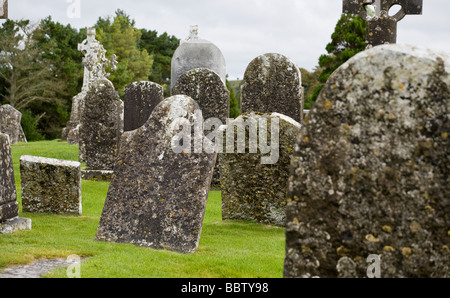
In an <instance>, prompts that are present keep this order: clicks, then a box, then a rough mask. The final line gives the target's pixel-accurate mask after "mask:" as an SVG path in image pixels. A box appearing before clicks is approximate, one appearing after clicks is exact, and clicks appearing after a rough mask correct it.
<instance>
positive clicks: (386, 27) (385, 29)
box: [343, 0, 423, 48]
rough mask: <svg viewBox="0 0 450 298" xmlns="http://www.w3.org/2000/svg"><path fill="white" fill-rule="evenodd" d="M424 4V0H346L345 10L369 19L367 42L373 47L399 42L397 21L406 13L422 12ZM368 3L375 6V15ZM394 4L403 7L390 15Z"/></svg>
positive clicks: (369, 46) (368, 45) (368, 46)
mask: <svg viewBox="0 0 450 298" xmlns="http://www.w3.org/2000/svg"><path fill="white" fill-rule="evenodd" d="M422 4H423V0H344V2H343V12H344V13H352V14H357V15H359V16H361V17H362V18H363V19H364V20H366V21H367V33H366V44H367V48H371V47H374V46H377V45H381V44H387V43H397V23H398V22H400V21H401V20H402V19H403V18H404V17H405V16H406V15H414V14H416V15H417V14H419V15H420V14H422ZM367 5H373V6H374V8H375V15H374V16H371V15H369V14H368V13H367V10H366V6H367ZM394 5H400V6H401V9H400V10H399V11H398V12H397V13H396V14H395V15H393V16H390V15H389V10H390V9H391V7H392V6H394Z"/></svg>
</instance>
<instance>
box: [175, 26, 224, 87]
mask: <svg viewBox="0 0 450 298" xmlns="http://www.w3.org/2000/svg"><path fill="white" fill-rule="evenodd" d="M194 68H207V69H210V70H212V71H215V72H216V73H217V74H218V75H219V77H220V78H221V79H222V81H223V83H224V84H225V80H226V63H225V57H224V56H223V54H222V52H221V51H220V49H219V48H218V47H217V46H216V45H214V44H213V43H211V42H210V41H208V40H205V39H202V38H199V36H198V27H196V26H193V27H192V28H191V33H190V36H189V38H188V39H186V40H184V41H182V42H181V44H180V46H179V47H178V48H177V49H176V51H175V53H174V54H173V57H172V68H171V72H172V75H171V88H170V89H171V90H172V89H173V87H174V86H175V84H176V82H177V81H178V79H179V78H180V77H181V76H182V75H183V74H184V73H185V72H187V71H189V70H191V69H194ZM172 94H173V93H172Z"/></svg>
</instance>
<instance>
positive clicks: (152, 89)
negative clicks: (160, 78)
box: [124, 81, 164, 131]
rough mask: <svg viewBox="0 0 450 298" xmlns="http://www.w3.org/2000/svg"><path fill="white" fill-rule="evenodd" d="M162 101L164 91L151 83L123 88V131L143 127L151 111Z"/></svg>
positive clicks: (136, 83) (135, 84) (134, 83)
mask: <svg viewBox="0 0 450 298" xmlns="http://www.w3.org/2000/svg"><path fill="white" fill-rule="evenodd" d="M163 100H164V89H163V87H162V86H161V85H159V84H156V83H153V82H145V81H142V82H133V83H131V84H130V85H128V86H126V87H125V100H124V105H125V112H124V131H131V130H135V129H137V128H139V127H141V126H142V125H144V124H145V123H146V122H147V120H148V117H150V114H151V113H152V112H153V109H154V108H155V107H156V106H157V105H158V104H159V103H160V102H162V101H163Z"/></svg>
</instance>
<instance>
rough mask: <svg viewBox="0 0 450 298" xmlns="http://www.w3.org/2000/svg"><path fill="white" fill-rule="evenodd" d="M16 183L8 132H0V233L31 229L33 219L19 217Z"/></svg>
mask: <svg viewBox="0 0 450 298" xmlns="http://www.w3.org/2000/svg"><path fill="white" fill-rule="evenodd" d="M18 216H19V204H18V203H17V195H16V183H15V181H14V168H13V161H12V156H11V144H10V141H9V136H8V135H7V134H3V133H0V234H11V233H13V232H15V231H17V230H23V229H28V230H31V219H24V218H19V217H18Z"/></svg>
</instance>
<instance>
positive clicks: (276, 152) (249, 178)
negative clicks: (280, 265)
mask: <svg viewBox="0 0 450 298" xmlns="http://www.w3.org/2000/svg"><path fill="white" fill-rule="evenodd" d="M252 121H253V124H252ZM240 127H243V128H244V129H245V139H244V138H242V137H239V134H238V133H235V134H234V138H235V148H234V150H229V149H227V150H224V153H221V154H219V160H220V162H219V164H220V176H221V177H220V182H221V190H222V218H223V219H233V220H250V221H255V222H259V223H264V224H274V225H280V226H284V225H285V219H286V204H287V182H288V178H289V174H290V162H291V155H292V154H293V152H294V144H295V141H296V139H297V136H298V134H299V132H300V127H301V126H300V124H299V123H298V122H296V121H295V120H293V119H292V118H289V117H287V116H284V115H281V114H278V113H272V114H255V113H248V114H244V115H241V116H239V117H238V118H237V119H236V120H234V121H233V122H231V123H229V125H228V126H225V127H223V128H222V129H223V130H224V131H226V132H227V133H228V132H229V131H230V130H231V132H233V131H236V132H238V131H239V130H240ZM252 127H253V132H252ZM263 127H264V128H265V131H266V132H267V133H265V132H264V130H263V129H262V128H263ZM257 130H258V138H256V131H257ZM252 134H253V135H252ZM262 136H264V137H265V138H266V139H265V140H264V138H261V137H262ZM239 138H241V139H240V140H245V143H243V142H242V141H239ZM224 139H225V137H224ZM230 139H231V140H232V136H231V138H230ZM226 143H227V146H228V145H229V141H228V139H227V142H226ZM239 143H241V144H244V145H245V146H243V148H242V149H245V151H244V150H241V151H239V150H240V149H239V145H238V144H239ZM261 143H262V144H264V145H265V146H269V147H270V150H269V148H267V149H263V150H261V148H262V147H261ZM252 148H253V149H252ZM241 152H242V153H241ZM263 157H266V158H268V159H269V160H268V161H264V160H263Z"/></svg>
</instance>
